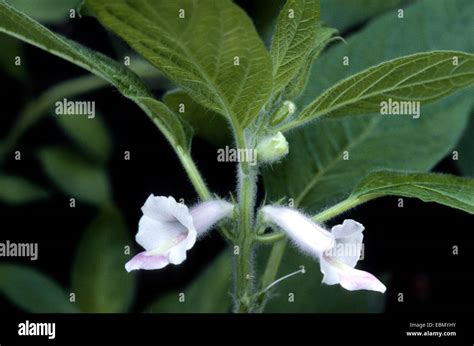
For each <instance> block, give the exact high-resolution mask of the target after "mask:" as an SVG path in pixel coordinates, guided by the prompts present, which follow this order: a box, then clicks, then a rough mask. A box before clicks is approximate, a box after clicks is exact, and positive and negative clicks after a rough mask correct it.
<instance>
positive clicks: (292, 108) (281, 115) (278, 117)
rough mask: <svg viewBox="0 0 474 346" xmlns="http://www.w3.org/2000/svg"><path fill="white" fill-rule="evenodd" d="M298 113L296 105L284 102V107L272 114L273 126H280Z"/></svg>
mask: <svg viewBox="0 0 474 346" xmlns="http://www.w3.org/2000/svg"><path fill="white" fill-rule="evenodd" d="M295 112H296V105H295V104H294V103H293V102H291V101H285V102H283V105H282V106H281V107H280V108H279V109H278V110H277V111H276V112H275V113H273V114H272V116H271V118H270V124H271V125H273V126H274V125H278V124H279V123H281V122H282V121H284V120H285V119H286V118H288V117H289V116H291V115H293V114H294V113H295Z"/></svg>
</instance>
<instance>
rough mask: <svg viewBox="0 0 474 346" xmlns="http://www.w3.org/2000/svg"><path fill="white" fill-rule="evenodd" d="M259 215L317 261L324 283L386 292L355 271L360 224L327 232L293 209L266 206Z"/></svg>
mask: <svg viewBox="0 0 474 346" xmlns="http://www.w3.org/2000/svg"><path fill="white" fill-rule="evenodd" d="M261 212H262V214H263V217H264V219H265V221H267V222H271V223H274V224H276V225H277V226H279V227H280V228H281V229H283V230H284V231H285V232H286V233H287V234H288V236H289V238H290V239H291V240H292V241H293V242H294V243H295V244H296V245H297V246H298V247H299V248H300V249H301V250H302V251H304V252H306V253H308V254H310V255H312V256H313V257H315V258H317V259H318V260H319V261H320V264H321V272H322V273H323V274H324V277H323V283H325V284H328V285H335V284H338V283H339V284H340V285H341V286H342V287H344V288H345V289H347V290H349V291H355V290H372V291H379V292H382V293H383V292H385V290H386V287H385V286H384V285H383V284H382V283H381V282H380V281H379V280H378V279H377V278H376V277H375V276H373V275H372V274H370V273H368V272H365V271H362V270H358V269H354V267H355V265H356V264H357V262H358V261H359V259H360V255H361V249H362V239H363V235H362V231H363V230H364V226H362V225H361V224H360V223H358V222H355V221H353V220H345V221H344V222H343V224H342V225H337V226H334V227H333V228H332V230H331V232H328V231H327V230H325V229H324V228H323V227H321V226H320V225H318V224H317V223H315V222H314V221H313V220H311V219H310V218H308V217H307V216H305V215H304V214H302V213H300V212H299V211H297V210H295V209H292V208H286V207H280V206H265V207H263V208H262V209H261ZM341 248H342V251H341Z"/></svg>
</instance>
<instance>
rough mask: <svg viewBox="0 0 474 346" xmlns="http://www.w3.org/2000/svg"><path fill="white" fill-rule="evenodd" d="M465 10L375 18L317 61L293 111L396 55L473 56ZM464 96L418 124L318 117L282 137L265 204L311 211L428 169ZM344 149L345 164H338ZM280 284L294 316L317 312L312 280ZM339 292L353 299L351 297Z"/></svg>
mask: <svg viewBox="0 0 474 346" xmlns="http://www.w3.org/2000/svg"><path fill="white" fill-rule="evenodd" d="M472 11H474V3H473V2H472V1H470V0H458V1H440V0H430V1H418V2H416V3H415V4H414V5H412V6H409V7H407V8H405V18H404V19H403V24H401V23H400V19H398V18H397V16H396V15H394V13H388V14H386V15H384V16H381V17H380V18H378V19H377V20H375V21H373V22H372V23H371V24H369V25H368V26H366V27H365V28H364V29H363V30H362V31H361V32H360V33H357V34H355V35H354V36H351V37H349V38H347V44H339V45H337V46H334V47H333V48H331V49H330V50H329V51H328V52H327V53H325V54H322V55H321V57H320V58H319V60H318V63H317V64H315V65H314V67H313V69H312V72H311V75H310V79H309V80H310V82H309V84H308V86H307V88H306V90H305V93H304V94H303V96H302V97H301V99H300V100H298V103H299V105H300V106H301V105H305V104H308V103H309V102H311V101H312V100H314V98H315V96H316V95H319V94H320V93H321V92H322V91H323V90H324V89H327V88H328V87H331V86H332V85H334V83H336V82H337V81H338V80H341V79H343V78H346V77H347V76H350V75H352V74H354V73H357V72H359V71H363V70H364V69H366V68H368V67H370V66H373V65H376V64H378V63H380V62H382V61H385V60H388V59H393V58H396V57H397V56H400V55H401V54H402V55H409V54H413V53H416V52H419V51H428V50H433V49H447V50H448V49H449V50H466V51H474V41H473V40H471V39H470V34H469V33H470V32H471V31H473V30H474V22H473V21H472V18H471V17H472V16H471V15H470V13H471V12H472ZM447 14H448V15H447ZM393 28H397V30H393ZM374 42H376V43H377V44H374ZM368 52H370V54H369V53H368ZM344 56H348V57H350V64H349V66H343V65H342V63H341V62H342V59H343V57H344ZM472 95H473V94H472V91H470V90H467V91H463V92H461V93H458V94H457V95H452V96H449V97H448V98H447V99H445V100H442V101H438V102H436V103H435V104H432V105H429V106H426V107H424V109H423V113H424V114H428V115H429V116H426V117H423V116H422V117H421V118H419V119H411V118H407V117H396V116H395V117H381V116H359V117H346V118H338V119H320V120H319V121H317V122H315V123H314V124H310V125H308V126H305V127H304V128H302V129H299V130H295V131H293V132H292V133H290V134H289V135H288V136H287V138H288V141H289V142H290V153H289V155H288V156H287V158H286V160H284V161H283V162H282V163H281V164H280V165H278V166H277V165H275V166H274V167H273V168H268V169H267V170H265V172H264V182H265V188H266V190H267V193H268V195H269V199H271V200H278V199H279V198H281V197H283V196H288V197H293V198H294V199H295V200H296V199H298V201H299V205H300V206H301V207H302V208H305V209H306V210H308V211H309V212H311V213H316V212H317V211H320V210H322V209H325V208H327V207H328V206H330V205H332V204H334V203H336V202H338V201H341V200H343V199H344V198H346V197H347V196H348V195H349V194H350V193H351V192H352V190H353V189H354V188H355V186H356V185H357V183H358V182H360V180H361V179H363V178H364V177H365V176H366V175H367V174H369V173H370V172H371V171H374V170H382V169H385V170H400V171H404V170H406V171H428V170H430V169H431V168H432V167H433V166H434V165H435V164H436V163H437V162H438V161H439V160H441V159H442V158H443V157H444V156H445V155H446V154H447V153H448V152H450V151H451V150H452V148H453V147H454V145H455V144H456V142H457V141H458V139H459V137H460V135H461V133H462V132H463V130H464V128H465V126H466V123H467V119H468V116H469V112H470V109H471V106H472ZM345 151H347V153H348V154H349V157H348V160H344V156H343V155H344V152H345ZM298 197H299V198H298ZM304 260H305V257H304V256H303V255H300V254H297V253H296V252H292V253H287V254H285V257H284V260H283V262H282V265H281V268H280V271H279V275H280V276H282V275H285V274H288V273H290V272H292V271H294V270H296V269H297V267H296V269H295V265H294V264H297V265H300V264H304V263H305V262H304ZM289 263H293V265H289ZM288 282H289V284H290V285H291V286H292V287H293V289H294V293H295V296H296V297H300V299H301V300H304V301H305V302H306V305H305V307H304V308H303V309H302V311H306V312H318V311H319V310H320V307H318V305H317V304H318V299H313V298H314V295H313V292H315V291H316V290H318V289H319V287H320V286H321V283H320V281H319V280H314V281H308V280H305V281H304V282H301V284H300V285H297V284H293V283H294V282H293V281H292V279H289V280H288ZM309 292H311V293H309ZM328 294H329V295H330V293H328ZM347 294H349V295H351V296H353V295H354V292H352V293H347ZM367 294H369V295H372V297H373V296H374V295H376V293H367ZM324 297H325V299H326V298H327V296H326V295H325V296H324ZM270 303H271V301H270ZM287 305H288V304H286V305H285V306H287ZM343 310H344V311H346V312H349V311H353V307H352V303H350V302H348V303H347V304H344V309H343ZM328 311H330V308H328Z"/></svg>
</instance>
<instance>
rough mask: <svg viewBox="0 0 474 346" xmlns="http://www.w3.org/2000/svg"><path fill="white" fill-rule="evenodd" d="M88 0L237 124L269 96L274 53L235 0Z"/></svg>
mask: <svg viewBox="0 0 474 346" xmlns="http://www.w3.org/2000/svg"><path fill="white" fill-rule="evenodd" d="M87 4H88V5H89V6H90V7H91V8H92V10H93V11H94V12H95V14H96V16H97V18H98V19H99V20H100V21H101V23H102V24H104V25H105V26H106V27H108V28H109V29H111V30H112V31H113V32H115V33H116V34H118V35H119V36H120V37H122V38H123V39H124V40H125V41H127V42H128V43H129V44H130V45H131V46H132V47H133V48H134V49H135V50H136V51H137V52H139V53H140V54H142V55H143V56H144V57H145V58H146V59H148V60H149V61H150V62H151V63H152V64H153V65H154V66H156V67H157V68H158V69H160V70H161V71H163V73H164V74H166V75H167V76H168V77H169V78H170V79H172V80H173V81H174V82H176V83H177V84H179V85H180V86H182V87H183V88H184V90H185V91H186V92H187V93H188V94H189V95H190V96H191V97H192V98H193V99H195V100H196V101H197V102H198V103H200V104H202V105H203V106H206V107H207V108H210V109H212V110H214V111H216V112H218V113H221V114H223V115H225V116H226V117H228V118H229V120H231V121H232V123H233V125H234V126H239V127H245V126H246V125H247V124H248V123H249V122H250V121H251V120H252V119H253V118H255V117H256V116H257V115H258V113H259V111H260V109H261V108H262V107H263V105H264V104H265V102H266V101H267V99H268V97H269V96H270V92H271V88H272V85H271V61H270V56H269V54H268V52H267V51H266V49H265V47H264V45H263V43H262V42H261V40H260V38H259V37H258V35H257V33H256V31H255V28H254V27H253V24H252V22H251V20H250V19H249V18H248V16H247V15H246V14H245V12H244V11H242V10H241V9H240V8H239V7H238V6H236V5H234V4H233V3H232V2H231V1H230V0H220V1H215V0H200V1H199V5H198V4H197V2H196V1H193V0H179V1H167V0H135V1H128V0H105V1H104V0H87ZM236 57H238V58H239V64H238V65H235V63H236Z"/></svg>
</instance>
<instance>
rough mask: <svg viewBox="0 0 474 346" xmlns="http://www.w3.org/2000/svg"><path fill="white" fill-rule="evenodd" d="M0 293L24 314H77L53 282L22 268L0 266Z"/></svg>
mask: <svg viewBox="0 0 474 346" xmlns="http://www.w3.org/2000/svg"><path fill="white" fill-rule="evenodd" d="M0 292H1V293H2V294H4V295H5V296H6V297H7V298H9V299H10V300H11V301H12V302H13V303H15V304H16V305H18V306H19V307H21V308H22V309H24V310H26V311H28V312H34V313H57V312H78V310H77V309H76V308H75V306H74V304H72V303H71V302H70V301H69V296H68V294H67V293H66V292H65V291H64V289H63V288H61V287H60V286H59V285H58V284H57V283H56V282H55V281H53V280H52V279H50V278H48V277H47V276H45V275H44V274H42V273H40V272H39V271H37V270H36V269H32V268H28V267H27V266H24V265H16V264H3V263H2V264H0Z"/></svg>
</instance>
